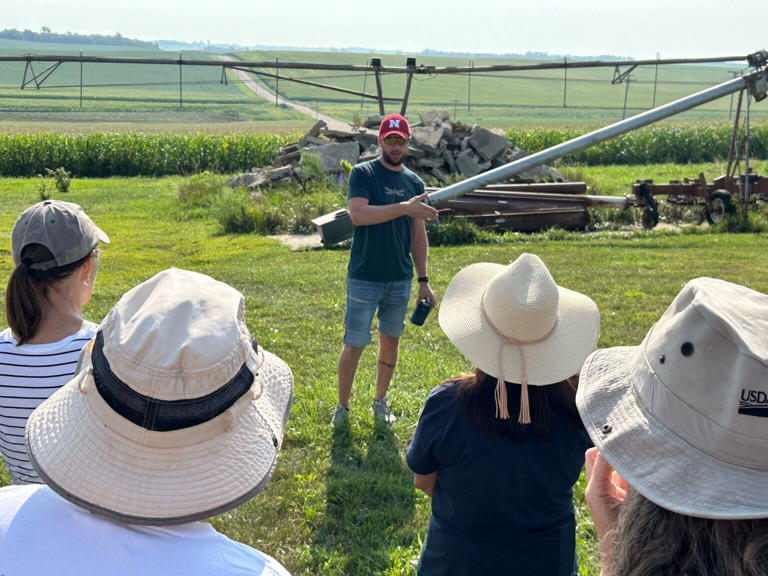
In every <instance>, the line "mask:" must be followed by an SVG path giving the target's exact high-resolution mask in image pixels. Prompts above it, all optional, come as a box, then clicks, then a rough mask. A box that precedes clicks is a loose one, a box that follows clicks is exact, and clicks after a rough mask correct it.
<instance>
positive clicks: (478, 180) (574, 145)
mask: <svg viewBox="0 0 768 576" xmlns="http://www.w3.org/2000/svg"><path fill="white" fill-rule="evenodd" d="M766 73H767V72H766V68H765V66H764V65H762V66H761V68H760V69H758V70H755V71H754V72H752V73H750V74H747V75H745V76H741V77H739V78H734V79H733V80H729V81H727V82H723V83H722V84H718V85H717V86H713V87H712V88H707V89H706V90H702V91H701V92H697V93H696V94H692V95H690V96H686V97H685V98H681V99H679V100H675V101H674V102H670V103H669V104H665V105H663V106H659V107H658V108H654V109H652V110H648V111H647V112H643V113H641V114H637V115H636V116H632V117H630V118H627V119H626V120H622V121H621V122H616V123H615V124H611V125H610V126H606V127H605V128H600V129H598V130H595V131H593V132H589V133H588V134H584V135H583V136H579V137H577V138H573V139H572V140H568V141H566V142H563V143H561V144H557V145H556V146H552V147H551V148H547V149H545V150H542V151H541V152H537V153H535V154H531V155H530V156H526V157H525V158H521V159H520V160H515V161H514V162H510V163H509V164H505V165H504V166H499V167H498V168H494V169H493V170H489V171H488V172H483V173H482V174H478V175H477V176H473V177H472V178H467V179H466V180H463V181H461V182H458V183H456V184H451V185H450V186H446V187H445V188H442V189H441V190H438V191H436V192H432V193H431V194H429V195H428V196H427V203H428V204H436V203H437V202H444V201H446V200H451V199H452V198H456V197H458V196H461V195H462V194H465V193H466V192H471V191H472V190H476V189H478V188H482V187H483V186H486V185H487V184H493V183H494V182H498V181H499V180H504V179H505V178H508V177H510V176H514V175H515V174H519V173H520V172H525V171H526V170H530V169H531V168H536V167H537V166H541V165H542V164H546V163H548V162H551V161H552V160H556V159H557V158H561V157H563V156H566V155H567V154H571V153H573V152H578V151H579V150H583V149H584V148H589V147H590V146H594V145H595V144H599V143H600V142H605V141H606V140H610V139H611V138H616V137H617V136H621V135H622V134H626V133H627V132H631V131H632V130H636V129H637V128H642V127H643V126H647V125H648V124H653V123H654V122H657V121H659V120H662V119H664V118H668V117H670V116H674V115H675V114H679V113H680V112H685V111H686V110H690V109H691V108H695V107H696V106H701V105H702V104H706V103H707V102H711V101H712V100H717V99H718V98H722V97H723V96H728V95H729V94H732V93H734V92H738V91H739V90H741V89H743V88H745V87H747V86H749V85H751V84H753V83H754V82H755V81H756V80H757V79H762V78H763V76H762V75H765V74H766Z"/></svg>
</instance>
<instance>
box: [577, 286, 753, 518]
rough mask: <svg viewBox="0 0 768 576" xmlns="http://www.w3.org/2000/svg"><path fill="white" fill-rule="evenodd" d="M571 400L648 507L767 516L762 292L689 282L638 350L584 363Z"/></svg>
mask: <svg viewBox="0 0 768 576" xmlns="http://www.w3.org/2000/svg"><path fill="white" fill-rule="evenodd" d="M576 404H577V406H578V409H579V412H580V414H581V418H582V420H583V421H584V424H585V426H586V429H587V431H588V432H589V435H590V437H591V438H592V441H593V442H594V444H595V446H596V447H597V448H598V449H599V450H600V452H601V453H602V454H603V455H604V456H605V458H606V459H607V460H608V461H609V462H610V463H611V465H612V466H613V467H614V469H615V470H616V471H617V472H618V473H619V474H621V475H622V476H623V477H624V478H625V479H626V480H627V482H629V484H630V485H631V486H632V487H633V488H635V489H636V490H637V491H638V492H640V493H641V494H642V495H643V496H645V497H646V498H647V499H649V500H651V501H652V502H654V503H656V504H658V505H659V506H661V507H663V508H666V509H667V510H671V511H673V512H677V513H680V514H685V515H688V516H697V517H702V518H716V519H742V518H768V492H767V491H766V490H765V487H766V486H767V485H768V295H765V294H761V293H759V292H756V291H754V290H751V289H749V288H746V287H744V286H739V285H737V284H732V283H730V282H725V281H723V280H716V279H713V278H697V279H695V280H692V281H690V282H689V283H688V284H686V285H685V287H683V289H682V290H681V291H680V293H679V294H678V295H677V297H676V298H675V300H674V301H673V302H672V304H671V305H670V307H669V308H668V309H667V310H666V312H664V314H663V315H662V316H661V318H660V319H659V321H658V322H656V324H655V325H654V326H653V327H652V328H651V330H650V331H649V332H648V334H647V335H646V337H645V339H644V340H643V342H642V343H641V344H640V345H639V346H623V347H617V348H608V349H604V350H598V351H597V352H595V353H594V354H592V355H591V356H590V357H589V358H588V359H587V361H586V362H585V363H584V367H583V369H582V371H581V377H580V379H579V389H578V393H577V396H576Z"/></svg>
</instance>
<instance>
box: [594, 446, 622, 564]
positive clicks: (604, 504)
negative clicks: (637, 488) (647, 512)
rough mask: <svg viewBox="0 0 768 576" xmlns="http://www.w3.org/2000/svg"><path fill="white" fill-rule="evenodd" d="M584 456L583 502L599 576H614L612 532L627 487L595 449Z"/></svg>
mask: <svg viewBox="0 0 768 576" xmlns="http://www.w3.org/2000/svg"><path fill="white" fill-rule="evenodd" d="M585 456H586V458H585V468H586V470H585V472H586V476H587V488H586V490H585V491H584V499H585V500H586V501H587V506H588V507H589V513H590V514H591V516H592V524H593V525H594V526H595V534H597V541H598V544H599V547H600V563H601V568H602V570H601V571H600V576H614V573H613V553H614V550H613V538H612V532H613V530H615V528H616V525H617V523H618V518H619V509H620V508H621V506H622V504H624V501H625V500H626V498H627V489H628V487H629V486H628V484H627V481H626V480H624V478H622V477H621V476H620V475H619V474H618V473H617V472H615V471H614V470H613V468H612V467H611V465H610V463H609V462H608V461H607V460H606V459H605V458H604V457H603V455H602V454H600V452H599V451H598V449H597V448H590V449H589V450H587V453H586V455H585Z"/></svg>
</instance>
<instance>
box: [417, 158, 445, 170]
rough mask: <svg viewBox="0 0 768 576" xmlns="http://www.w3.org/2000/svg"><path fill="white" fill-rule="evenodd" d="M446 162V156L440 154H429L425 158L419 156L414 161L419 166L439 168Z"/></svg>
mask: <svg viewBox="0 0 768 576" xmlns="http://www.w3.org/2000/svg"><path fill="white" fill-rule="evenodd" d="M444 164H445V158H443V157H442V156H439V157H437V158H435V157H434V156H427V157H425V158H419V159H418V160H416V161H415V162H414V165H415V166H418V167H419V168H439V167H440V166H442V165H444Z"/></svg>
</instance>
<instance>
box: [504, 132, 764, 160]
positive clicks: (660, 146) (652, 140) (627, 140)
mask: <svg viewBox="0 0 768 576" xmlns="http://www.w3.org/2000/svg"><path fill="white" fill-rule="evenodd" d="M731 132H732V127H731V126H729V125H725V124H717V125H706V124H701V125H693V126H674V125H672V126H665V125H655V126H649V127H647V128H643V129H642V130H637V131H635V132H630V133H628V134H625V135H623V136H620V137H618V138H614V139H612V140H608V141H606V142H603V143H601V144H598V145H597V146H592V147H591V148H587V149H585V150H582V151H580V152H575V153H573V154H569V155H568V156H566V157H564V158H563V160H562V162H563V163H564V164H582V165H586V166H600V165H608V164H667V163H670V164H688V163H693V162H697V163H700V162H716V161H720V160H725V159H727V158H728V148H729V146H730V143H731ZM584 133H585V131H584V130H575V129H561V130H557V129H536V130H510V131H509V132H507V140H509V141H510V142H511V143H512V144H513V145H514V146H517V147H518V148H521V149H523V150H525V151H526V152H530V153H533V152H538V151H540V150H544V149H545V148H549V147H550V146H554V145H556V144H560V143H561V142H565V141H566V140H569V139H571V138H575V137H577V136H580V135H582V134H584ZM750 156H751V157H754V158H758V159H761V160H765V159H768V126H766V125H760V126H752V127H751V129H750Z"/></svg>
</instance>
